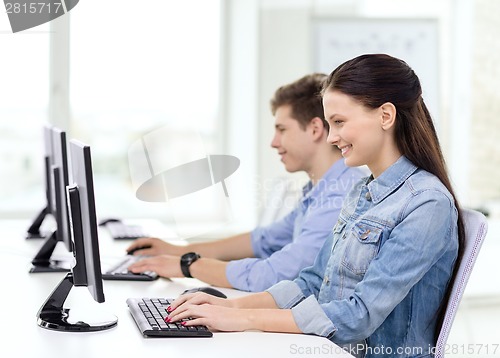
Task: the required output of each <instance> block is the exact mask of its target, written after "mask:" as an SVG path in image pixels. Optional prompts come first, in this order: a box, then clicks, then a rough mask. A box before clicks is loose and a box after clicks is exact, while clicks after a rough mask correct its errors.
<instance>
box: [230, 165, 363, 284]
mask: <svg viewBox="0 0 500 358" xmlns="http://www.w3.org/2000/svg"><path fill="white" fill-rule="evenodd" d="M363 175H364V173H363V172H362V171H361V170H360V169H358V168H349V167H347V166H346V165H345V163H344V159H340V160H337V161H336V162H335V163H334V164H333V165H332V166H331V167H330V168H329V169H328V171H327V172H326V173H325V174H324V175H323V177H322V178H321V179H320V180H319V181H318V182H317V183H316V184H315V185H312V183H311V182H309V183H308V184H307V185H306V186H305V187H304V189H303V196H302V198H301V199H300V200H299V202H298V204H297V206H296V207H295V208H294V209H293V210H292V211H291V212H290V213H289V214H288V215H286V216H285V217H284V218H282V219H281V220H278V221H276V222H274V223H272V224H271V225H268V226H265V227H257V228H256V229H254V230H253V231H252V232H251V244H252V249H253V252H254V255H255V257H254V258H245V259H241V260H234V261H230V262H229V263H228V265H227V266H226V277H227V279H228V281H229V283H230V284H231V285H232V286H233V287H234V288H236V289H239V290H244V291H254V292H256V291H263V290H265V289H267V288H269V287H271V286H272V285H274V284H275V283H277V282H279V281H281V280H287V279H288V280H291V279H294V278H296V277H297V276H298V275H299V272H300V270H302V269H303V268H304V267H307V266H310V265H312V264H313V262H314V259H315V258H316V256H317V255H318V252H319V250H320V249H321V247H322V246H323V244H324V243H325V241H326V239H327V238H328V235H329V233H330V231H331V229H332V221H335V220H337V218H338V215H339V213H340V209H341V208H342V203H343V202H344V198H345V196H346V195H347V193H348V192H349V191H350V190H351V188H352V187H353V186H354V185H355V184H356V183H357V182H358V181H359V180H360V179H361V178H362V177H363Z"/></svg>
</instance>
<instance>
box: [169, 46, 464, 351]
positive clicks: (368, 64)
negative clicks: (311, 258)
mask: <svg viewBox="0 0 500 358" xmlns="http://www.w3.org/2000/svg"><path fill="white" fill-rule="evenodd" d="M322 94H323V106H324V110H325V118H326V119H327V120H328V122H329V124H330V132H329V136H328V139H327V140H328V142H329V143H331V144H332V145H335V146H337V147H338V148H340V149H341V151H342V155H343V156H344V158H345V162H346V164H347V165H349V166H360V165H367V166H368V168H369V169H370V171H371V175H370V176H369V177H367V178H365V179H362V180H361V182H359V183H358V185H356V186H355V187H354V188H353V189H352V190H351V192H350V193H349V194H348V195H347V197H346V199H345V201H344V205H343V207H342V210H341V213H340V216H339V219H338V221H337V222H336V223H332V225H333V224H335V226H334V228H333V230H332V232H331V235H330V237H329V238H328V240H327V241H326V243H325V245H324V246H323V248H322V249H321V251H320V253H319V255H318V256H317V258H316V260H315V263H314V264H313V266H311V267H308V268H306V269H304V270H302V271H301V273H300V274H299V277H298V278H296V279H295V280H294V281H281V282H280V283H278V284H276V285H274V286H273V287H271V288H270V289H268V290H267V291H266V292H262V293H258V294H254V295H249V296H245V297H241V298H235V299H227V300H225V299H220V298H217V297H213V296H209V295H206V294H193V295H185V296H181V297H180V298H178V299H177V300H176V301H175V302H174V304H173V305H172V307H171V311H172V312H171V315H170V319H171V320H172V321H176V320H179V319H182V318H186V317H194V319H193V320H190V321H188V322H187V323H186V325H197V324H204V325H207V326H209V327H210V328H212V329H217V330H222V331H241V330H248V329H260V330H263V331H274V332H290V333H291V332H295V333H309V334H316V335H319V336H324V337H327V338H328V339H330V340H331V341H333V342H334V343H336V344H338V345H341V346H344V347H347V348H350V349H351V352H352V353H353V354H355V355H357V356H366V357H372V356H377V357H382V356H391V357H427V356H429V357H430V356H431V355H432V354H431V352H432V349H431V347H433V346H434V345H435V342H436V332H438V331H439V329H440V326H441V319H442V314H443V307H444V306H445V305H446V303H447V300H448V295H449V286H450V285H449V283H450V282H451V281H452V280H453V278H454V275H455V267H456V266H457V262H458V261H459V259H460V257H461V248H462V242H463V238H464V230H463V223H462V218H461V215H460V208H459V205H458V203H457V200H456V198H455V195H454V193H453V190H452V187H451V184H450V180H449V178H448V175H447V173H446V167H445V163H444V159H443V155H442V153H441V149H440V146H439V142H438V138H437V135H436V131H435V128H434V125H433V122H432V119H431V116H430V114H429V112H428V110H427V108H426V106H425V104H424V101H423V99H422V89H421V86H420V82H419V79H418V77H417V76H416V75H415V73H414V72H413V70H412V69H411V68H410V67H409V66H408V65H407V64H406V63H405V62H403V61H401V60H399V59H396V58H393V57H390V56H388V55H363V56H359V57H356V58H354V59H352V60H349V61H347V62H345V63H344V64H342V65H340V66H339V67H338V68H337V69H336V70H334V71H333V72H332V73H331V74H330V76H329V77H328V79H327V81H326V83H325V85H324V88H323V92H322Z"/></svg>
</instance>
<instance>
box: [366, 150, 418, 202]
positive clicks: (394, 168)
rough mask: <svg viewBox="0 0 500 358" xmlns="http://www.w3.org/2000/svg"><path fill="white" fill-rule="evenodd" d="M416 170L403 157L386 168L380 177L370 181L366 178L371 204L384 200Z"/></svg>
mask: <svg viewBox="0 0 500 358" xmlns="http://www.w3.org/2000/svg"><path fill="white" fill-rule="evenodd" d="M417 169H418V168H417V167H416V166H415V165H414V164H413V163H412V162H410V161H409V160H408V159H407V158H406V157H405V156H401V157H399V159H398V160H397V161H396V162H395V163H394V164H392V165H391V166H390V167H389V168H387V169H386V170H385V171H384V172H383V173H382V174H380V176H379V177H378V178H376V179H373V180H372V181H370V182H368V181H369V178H367V179H366V180H367V182H368V184H367V186H368V191H369V192H370V195H371V198H372V200H373V203H374V204H376V203H378V202H380V201H382V200H384V199H385V198H386V197H387V196H388V195H389V194H390V193H392V192H393V191H394V190H395V189H396V188H398V187H399V186H400V185H401V184H402V183H404V182H405V181H406V179H408V178H409V177H410V176H411V175H412V174H413V173H414V172H415V171H416V170H417Z"/></svg>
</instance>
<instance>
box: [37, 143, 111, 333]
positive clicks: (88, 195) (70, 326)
mask: <svg viewBox="0 0 500 358" xmlns="http://www.w3.org/2000/svg"><path fill="white" fill-rule="evenodd" d="M70 152H71V162H72V174H73V184H72V185H70V186H68V187H67V198H68V199H67V202H68V208H69V210H68V211H69V217H70V232H71V238H72V243H73V255H74V257H75V265H74V266H73V268H72V269H71V272H70V273H68V274H67V275H66V277H65V278H64V279H63V280H62V281H61V283H60V284H59V285H58V286H57V288H56V289H55V290H54V291H53V292H52V294H51V295H50V296H49V297H48V298H47V300H46V301H45V303H44V305H43V306H42V308H40V311H39V312H38V325H39V326H40V327H43V328H47V329H53V330H58V331H66V332H89V331H99V330H103V329H108V328H111V327H114V326H116V324H117V318H116V317H115V316H113V315H109V314H107V313H104V312H97V310H95V309H93V310H92V312H88V314H87V312H81V311H78V310H77V309H73V311H72V310H71V309H69V308H64V302H65V300H66V298H67V296H68V294H69V292H70V291H71V289H72V288H73V286H86V287H87V288H88V290H89V291H90V293H91V295H92V297H93V298H94V300H95V301H97V302H99V303H101V302H104V291H103V285H102V276H101V262H100V255H99V240H98V236H97V220H96V210H95V198H94V184H93V176H92V161H91V155H90V147H89V146H87V145H85V144H83V143H81V142H78V141H76V140H72V141H71V142H70ZM75 310H76V312H77V313H76V316H75V314H74V312H75Z"/></svg>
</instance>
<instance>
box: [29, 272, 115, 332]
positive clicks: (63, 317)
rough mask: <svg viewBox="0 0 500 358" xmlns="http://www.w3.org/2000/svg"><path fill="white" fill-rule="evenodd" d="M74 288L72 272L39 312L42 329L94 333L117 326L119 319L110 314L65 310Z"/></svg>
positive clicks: (94, 311)
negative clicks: (66, 302) (65, 304)
mask: <svg viewBox="0 0 500 358" xmlns="http://www.w3.org/2000/svg"><path fill="white" fill-rule="evenodd" d="M73 286H74V284H73V274H72V273H71V272H70V273H68V274H66V277H64V278H63V280H62V281H61V282H60V283H59V285H58V286H57V287H56V288H55V289H54V291H53V292H52V293H51V294H50V296H49V297H47V300H46V301H45V303H44V304H43V305H42V307H41V308H40V310H39V311H38V315H37V322H38V325H39V326H40V327H42V328H46V329H52V330H56V331H65V332H92V331H101V330H104V329H109V328H112V327H114V326H116V324H117V322H118V319H117V318H116V316H114V315H111V314H109V313H105V312H97V310H95V309H91V310H87V311H85V310H83V311H79V310H78V309H70V308H64V307H63V306H64V302H65V301H66V298H67V297H68V294H69V293H70V291H71V289H72V288H73ZM95 304H96V305H97V303H95Z"/></svg>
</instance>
